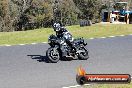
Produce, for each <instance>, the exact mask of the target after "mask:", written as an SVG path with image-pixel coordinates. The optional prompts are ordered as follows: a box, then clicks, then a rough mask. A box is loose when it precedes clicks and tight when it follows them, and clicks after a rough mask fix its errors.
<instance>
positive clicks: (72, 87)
mask: <svg viewBox="0 0 132 88" xmlns="http://www.w3.org/2000/svg"><path fill="white" fill-rule="evenodd" d="M83 86H90V84H84V85H83ZM76 87H81V85H74V86H69V87H62V88H76Z"/></svg>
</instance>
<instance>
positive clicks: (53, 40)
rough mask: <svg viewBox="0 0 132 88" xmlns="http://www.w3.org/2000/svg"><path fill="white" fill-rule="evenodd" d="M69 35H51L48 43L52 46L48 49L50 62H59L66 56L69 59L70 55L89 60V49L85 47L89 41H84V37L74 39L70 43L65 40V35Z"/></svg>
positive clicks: (47, 53) (73, 57) (47, 54)
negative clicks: (59, 36) (60, 36)
mask: <svg viewBox="0 0 132 88" xmlns="http://www.w3.org/2000/svg"><path fill="white" fill-rule="evenodd" d="M67 36H69V35H68V34H64V36H63V37H62V38H58V37H57V36H56V35H53V34H52V35H50V36H49V38H48V44H49V45H50V48H48V50H47V51H46V56H47V58H48V61H49V62H51V63H57V62H58V61H59V60H63V59H64V58H65V59H66V60H68V59H67V58H68V57H72V59H79V60H87V59H88V58H89V54H88V50H87V49H86V48H85V46H86V45H87V43H85V42H84V39H83V38H78V39H74V40H73V41H72V42H70V43H69V44H68V42H66V40H65V37H67ZM63 53H65V54H66V57H63Z"/></svg>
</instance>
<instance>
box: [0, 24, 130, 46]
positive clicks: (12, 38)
mask: <svg viewBox="0 0 132 88" xmlns="http://www.w3.org/2000/svg"><path fill="white" fill-rule="evenodd" d="M67 28H68V30H69V31H70V32H71V33H72V34H73V36H74V37H75V38H77V37H84V38H87V39H88V38H91V37H94V38H98V37H107V36H115V35H116V36H117V35H122V34H123V35H128V34H132V25H130V24H129V25H126V24H124V25H119V24H118V25H117V24H116V25H115V24H113V25H112V24H96V25H92V26H90V27H89V26H87V27H80V26H79V25H75V26H68V27H67ZM53 33H54V31H53V29H52V28H41V29H35V30H29V31H17V32H0V45H4V44H10V45H15V44H30V43H34V42H35V43H41V42H47V39H48V36H49V35H51V34H53ZM54 34H55V33H54Z"/></svg>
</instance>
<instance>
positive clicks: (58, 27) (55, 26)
mask: <svg viewBox="0 0 132 88" xmlns="http://www.w3.org/2000/svg"><path fill="white" fill-rule="evenodd" d="M60 27H61V25H60V24H59V23H54V24H53V29H54V31H59V30H60Z"/></svg>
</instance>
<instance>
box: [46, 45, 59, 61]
mask: <svg viewBox="0 0 132 88" xmlns="http://www.w3.org/2000/svg"><path fill="white" fill-rule="evenodd" d="M46 56H47V58H48V61H49V62H51V63H57V62H58V61H59V60H60V54H59V51H58V50H57V49H55V48H52V47H51V48H49V49H48V50H47V52H46Z"/></svg>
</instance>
